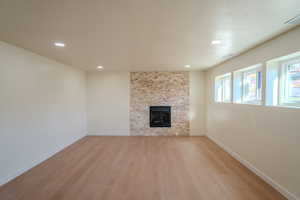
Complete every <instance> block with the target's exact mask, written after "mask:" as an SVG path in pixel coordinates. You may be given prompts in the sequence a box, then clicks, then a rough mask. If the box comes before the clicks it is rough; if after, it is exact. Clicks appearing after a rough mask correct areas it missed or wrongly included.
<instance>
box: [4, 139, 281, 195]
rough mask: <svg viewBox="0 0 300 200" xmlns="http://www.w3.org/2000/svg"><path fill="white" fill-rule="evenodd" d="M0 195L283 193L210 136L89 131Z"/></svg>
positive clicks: (19, 178)
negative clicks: (94, 134)
mask: <svg viewBox="0 0 300 200" xmlns="http://www.w3.org/2000/svg"><path fill="white" fill-rule="evenodd" d="M0 199H1V200H214V199H215V200H235V199H238V200H247V199H248V200H262V199H272V200H277V199H285V198H284V197H283V196H282V195H280V194H279V193H278V192H276V191H275V190H274V189H273V188H271V187H270V186H269V185H267V184H266V183H265V182H263V181H262V180H261V179H260V178H258V177H257V176H256V175H254V174H253V173H252V172H250V171H249V170H248V169H246V168H245V167H243V166H242V165H241V164H240V163H239V162H238V161H236V160H234V159H233V158H232V157H230V156H229V155H228V154H227V153H225V152H224V151H223V150H221V149H220V148H219V147H218V146H217V145H216V144H214V143H213V142H212V141H210V140H209V139H208V138H206V137H85V138H83V139H81V140H80V141H78V142H77V143H75V144H73V145H71V146H69V147H68V148H66V149H65V150H63V151H62V152H60V153H58V154H56V155H55V156H53V157H51V158H50V159H48V160H47V161H45V162H43V163H42V164H40V165H38V166H37V167H35V168H33V169H31V170H30V171H28V172H26V173H25V174H23V175H22V176H20V177H18V178H16V179H14V180H13V181H11V182H9V183H7V184H6V185H4V186H2V187H1V188H0Z"/></svg>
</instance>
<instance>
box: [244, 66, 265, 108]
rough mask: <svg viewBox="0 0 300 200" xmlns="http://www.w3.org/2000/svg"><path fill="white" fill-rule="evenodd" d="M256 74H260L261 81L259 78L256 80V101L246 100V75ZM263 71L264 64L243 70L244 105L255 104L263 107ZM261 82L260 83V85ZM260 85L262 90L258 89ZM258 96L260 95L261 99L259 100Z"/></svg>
mask: <svg viewBox="0 0 300 200" xmlns="http://www.w3.org/2000/svg"><path fill="white" fill-rule="evenodd" d="M253 72H255V73H256V74H258V73H260V79H259V78H258V77H257V80H256V99H255V100H245V86H246V84H245V80H246V75H247V74H251V73H253ZM262 72H263V69H262V64H257V65H254V66H253V67H248V68H246V69H244V70H243V69H242V70H241V83H242V86H241V103H242V104H254V105H262V103H263V100H262V92H263V91H262V83H263V82H262V79H263V74H262ZM259 81H260V83H259ZM258 85H260V88H259V87H258ZM259 93H260V94H259ZM258 95H260V98H258Z"/></svg>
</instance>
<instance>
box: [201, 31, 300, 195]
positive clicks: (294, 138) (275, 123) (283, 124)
mask: <svg viewBox="0 0 300 200" xmlns="http://www.w3.org/2000/svg"><path fill="white" fill-rule="evenodd" d="M299 44H300V27H299V28H297V29H295V30H293V31H291V32H289V33H287V34H285V35H282V36H280V37H278V38H276V39H274V40H272V41H269V42H267V43H265V44H263V45H261V46H259V47H257V48H255V49H253V50H251V51H249V52H247V53H245V54H243V55H241V56H238V57H236V58H234V59H232V60H230V61H228V62H226V63H224V64H221V65H219V66H217V67H214V68H212V69H210V70H208V71H207V72H206V79H207V80H206V84H207V94H206V95H207V97H206V98H207V99H206V101H207V115H206V117H207V123H206V126H207V134H208V136H210V137H213V138H214V139H215V140H216V141H218V142H220V143H222V144H223V145H224V146H226V147H227V148H229V149H231V150H232V151H233V152H235V153H237V154H239V155H240V157H242V158H243V159H245V160H246V161H248V162H249V163H251V164H252V165H253V166H254V167H256V168H257V169H258V170H259V171H261V172H262V173H264V174H265V175H267V176H268V177H270V178H271V179H273V181H275V182H276V183H278V184H279V185H280V186H282V187H283V188H285V189H287V190H288V191H289V192H290V193H293V194H295V195H296V196H298V197H300V187H299V185H300V173H299V169H300V156H299V149H300V148H299V146H300V143H299V141H300V131H299V130H300V123H299V119H300V109H290V108H278V107H266V106H255V105H241V104H225V103H215V102H214V100H213V93H214V77H215V76H216V75H220V74H223V73H227V72H231V71H233V70H236V69H239V68H243V67H247V66H251V65H253V64H257V63H264V62H265V61H267V60H269V59H271V58H275V57H278V56H283V55H286V54H289V53H293V52H296V51H299V50H300V46H299Z"/></svg>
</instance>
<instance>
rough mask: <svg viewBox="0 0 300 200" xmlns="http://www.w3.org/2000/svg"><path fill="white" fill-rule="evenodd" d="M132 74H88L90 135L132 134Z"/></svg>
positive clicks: (88, 122) (88, 121)
mask: <svg viewBox="0 0 300 200" xmlns="http://www.w3.org/2000/svg"><path fill="white" fill-rule="evenodd" d="M129 94H130V93H129V72H101V71H99V72H90V73H88V75H87V125H88V134H89V135H129Z"/></svg>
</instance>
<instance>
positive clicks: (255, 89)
mask: <svg viewBox="0 0 300 200" xmlns="http://www.w3.org/2000/svg"><path fill="white" fill-rule="evenodd" d="M233 88H234V102H235V103H245V104H261V103H262V67H261V65H260V64H259V65H255V66H251V67H248V68H245V69H241V70H238V71H236V72H234V86H233Z"/></svg>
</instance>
